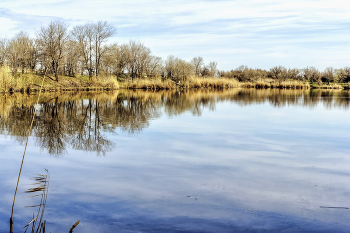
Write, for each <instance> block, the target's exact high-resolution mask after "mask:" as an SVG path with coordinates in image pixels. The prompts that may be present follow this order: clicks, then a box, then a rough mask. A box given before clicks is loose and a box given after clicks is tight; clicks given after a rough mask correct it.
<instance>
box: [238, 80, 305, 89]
mask: <svg viewBox="0 0 350 233" xmlns="http://www.w3.org/2000/svg"><path fill="white" fill-rule="evenodd" d="M241 87H244V88H257V89H266V88H279V89H309V88H310V84H309V83H304V82H301V81H296V80H293V81H282V82H276V81H270V80H259V81H256V82H245V83H241Z"/></svg>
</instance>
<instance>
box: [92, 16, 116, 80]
mask: <svg viewBox="0 0 350 233" xmlns="http://www.w3.org/2000/svg"><path fill="white" fill-rule="evenodd" d="M116 32H117V30H116V28H115V27H114V26H113V25H112V24H109V23H107V21H98V22H97V23H96V24H93V40H94V49H95V51H94V52H95V75H96V76H98V73H99V69H100V64H101V59H102V56H103V55H104V54H105V53H106V51H107V50H108V48H109V47H108V46H103V44H104V43H105V42H106V41H107V39H108V38H109V37H111V36H113V35H114V34H116Z"/></svg>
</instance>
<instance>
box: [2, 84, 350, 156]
mask: <svg viewBox="0 0 350 233" xmlns="http://www.w3.org/2000/svg"><path fill="white" fill-rule="evenodd" d="M321 97H322V98H321ZM36 99H37V96H36V95H11V96H3V97H1V99H0V106H1V107H0V134H6V135H10V136H12V137H14V138H15V139H16V140H17V141H20V142H23V140H24V137H25V136H26V132H27V129H28V128H29V126H30V122H31V119H32V116H33V114H34V103H35V100H36ZM222 101H230V102H234V103H237V104H239V105H242V106H245V105H250V104H257V103H265V102H268V103H269V104H271V105H272V106H274V107H283V106H286V105H298V106H305V107H315V106H317V105H318V104H320V103H321V104H324V105H325V106H326V107H327V108H344V109H348V108H349V103H350V93H349V91H327V90H311V91H309V90H279V89H268V90H255V89H233V90H228V91H209V90H206V91H203V90H202V91H184V92H180V91H160V92H151V91H119V92H118V91H117V92H111V93H103V94H96V93H95V94H94V93H78V94H72V93H65V94H60V95H57V94H45V95H43V96H42V98H41V99H40V106H39V110H38V112H37V115H36V116H35V120H34V126H33V132H32V136H33V137H34V138H35V141H36V144H37V145H38V146H39V147H40V148H42V149H43V150H45V151H47V152H48V153H49V154H51V155H55V156H59V155H63V154H65V153H66V152H67V148H71V149H75V150H83V151H90V152H96V153H97V154H98V155H105V153H106V152H108V151H111V150H112V148H113V147H114V143H113V142H111V141H110V140H109V139H108V138H107V137H106V136H105V135H104V134H103V133H104V132H109V133H114V132H115V130H116V128H120V129H121V130H122V131H126V132H128V133H130V134H135V133H136V134H137V133H140V132H141V131H142V129H144V128H146V127H148V126H149V121H150V120H151V119H155V118H159V117H160V116H161V115H162V112H164V113H165V114H166V115H168V116H170V117H172V116H177V115H180V114H183V113H184V112H186V111H189V112H191V113H192V114H193V115H194V116H200V115H201V114H202V111H203V109H206V108H208V109H209V110H215V106H216V103H217V102H222Z"/></svg>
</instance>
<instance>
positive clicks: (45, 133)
mask: <svg viewBox="0 0 350 233" xmlns="http://www.w3.org/2000/svg"><path fill="white" fill-rule="evenodd" d="M36 98H37V96H25V95H13V96H3V97H0V116H1V118H0V161H1V162H0V187H1V191H0V194H1V199H0V229H1V230H0V232H7V231H8V229H9V226H8V225H9V224H8V222H9V218H10V214H11V205H12V200H13V194H14V191H15V186H16V181H17V175H18V171H19V168H20V163H21V159H22V155H23V150H24V144H25V140H26V138H25V135H26V132H27V130H28V128H29V125H30V121H31V118H32V116H33V113H34V105H33V103H35V102H36ZM349 106H350V93H349V92H346V91H317V90H316V91H291V90H284V91H280V90H239V89H234V90H229V91H222V92H214V91H190V92H158V93H154V92H141V91H139V92H132V91H120V92H114V93H110V94H106V93H104V94H92V93H80V94H60V95H56V94H45V95H42V98H41V100H40V104H39V106H38V112H37V114H36V117H35V121H34V127H33V131H32V135H31V137H30V139H29V145H28V149H27V155H26V157H25V161H24V167H23V173H22V177H21V181H20V184H19V193H18V196H17V200H16V206H15V214H14V221H15V222H14V224H15V225H14V228H15V232H23V230H21V228H22V227H23V226H25V225H26V224H27V223H28V222H29V221H30V220H31V217H32V215H33V212H35V211H36V208H33V207H32V208H26V207H25V206H31V205H35V204H37V203H38V199H36V198H35V197H31V198H26V196H28V194H26V193H24V191H25V190H27V189H28V188H29V187H31V185H30V184H31V183H33V181H32V180H30V178H31V177H33V176H34V174H37V173H40V174H41V173H45V169H48V171H49V173H50V186H49V191H48V198H47V204H46V209H45V215H44V219H46V220H47V223H46V230H47V232H50V231H51V232H53V233H55V232H68V231H69V229H70V227H71V226H72V225H73V224H74V223H75V222H76V221H77V220H80V224H79V225H78V226H77V228H76V229H75V231H74V232H349V227H350V221H349V220H350V209H347V208H350V144H349V141H350V134H349V132H350V118H349V117H350V109H349ZM324 207H342V208H324Z"/></svg>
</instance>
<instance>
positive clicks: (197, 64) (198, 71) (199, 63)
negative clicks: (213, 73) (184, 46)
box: [191, 57, 204, 76]
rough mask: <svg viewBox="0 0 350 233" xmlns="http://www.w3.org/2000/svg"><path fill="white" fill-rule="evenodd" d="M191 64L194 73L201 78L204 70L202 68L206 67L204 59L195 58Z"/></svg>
mask: <svg viewBox="0 0 350 233" xmlns="http://www.w3.org/2000/svg"><path fill="white" fill-rule="evenodd" d="M191 63H192V65H193V67H194V71H195V73H196V75H197V76H200V74H201V70H202V66H203V65H204V60H203V58H202V57H194V58H193V59H192V60H191Z"/></svg>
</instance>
